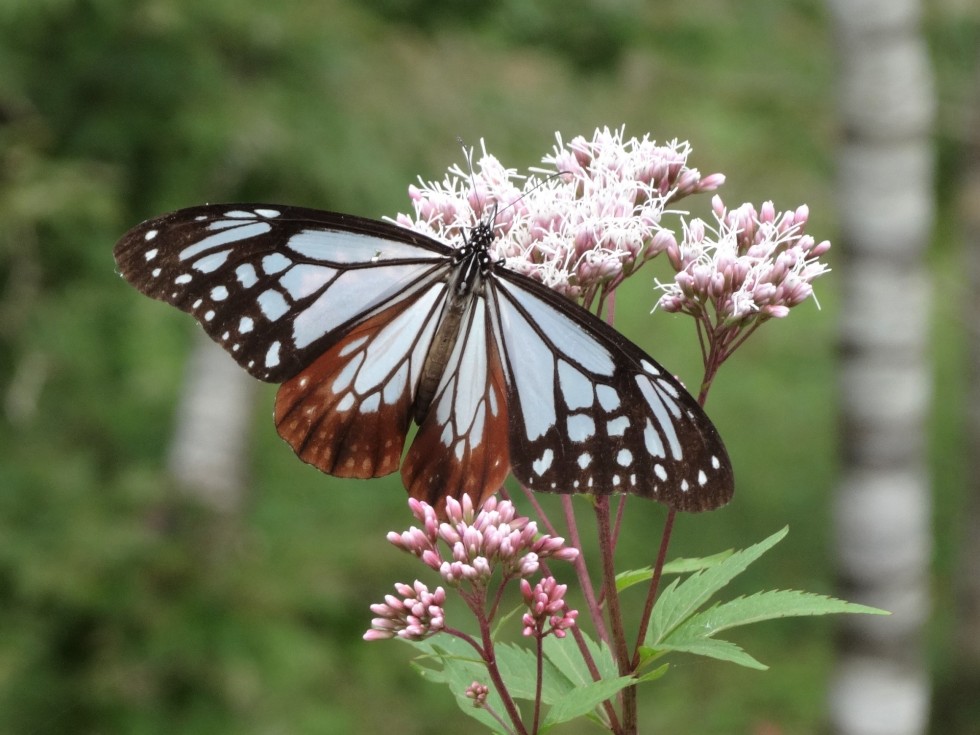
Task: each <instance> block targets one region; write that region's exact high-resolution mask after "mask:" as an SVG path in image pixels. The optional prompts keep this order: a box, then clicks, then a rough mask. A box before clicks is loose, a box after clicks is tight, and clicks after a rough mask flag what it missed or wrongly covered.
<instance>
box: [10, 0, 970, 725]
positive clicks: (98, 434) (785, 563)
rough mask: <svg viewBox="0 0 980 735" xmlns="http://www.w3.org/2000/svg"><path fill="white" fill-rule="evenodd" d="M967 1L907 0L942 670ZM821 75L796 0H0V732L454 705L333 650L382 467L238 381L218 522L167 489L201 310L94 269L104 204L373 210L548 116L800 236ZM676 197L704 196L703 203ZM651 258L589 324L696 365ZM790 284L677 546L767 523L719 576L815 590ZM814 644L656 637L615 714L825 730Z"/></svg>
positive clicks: (366, 718)
mask: <svg viewBox="0 0 980 735" xmlns="http://www.w3.org/2000/svg"><path fill="white" fill-rule="evenodd" d="M971 14H972V15H971ZM978 24H980V19H978V14H977V12H976V9H975V8H974V9H972V10H970V9H969V8H968V4H956V3H945V4H944V3H933V4H931V5H930V13H929V16H928V18H927V29H928V33H929V34H930V40H931V43H932V46H933V49H934V58H935V61H936V68H937V73H938V75H939V80H940V100H941V108H940V120H939V136H938V145H939V150H940V154H941V155H940V166H941V170H940V174H939V176H938V181H939V182H941V184H940V190H939V192H938V195H939V196H940V200H941V201H940V207H941V222H943V223H944V224H943V225H942V227H941V229H942V237H941V238H937V242H936V246H935V248H934V250H933V255H934V257H933V263H932V265H933V267H934V269H935V273H936V276H937V278H938V279H939V284H940V286H939V288H940V289H941V293H943V294H944V295H946V296H948V298H940V299H937V308H936V314H935V353H936V357H937V382H936V385H937V391H936V410H935V413H934V422H933V423H934V426H933V431H934V434H933V446H934V447H935V451H934V468H935V478H936V482H935V487H936V511H935V512H936V523H935V527H936V529H937V534H936V562H935V579H936V584H935V592H936V609H937V610H939V611H940V612H939V613H938V614H937V615H936V617H935V620H934V626H933V630H931V631H930V637H931V640H932V641H933V647H932V649H931V658H932V662H933V671H934V675H935V680H936V682H937V686H942V683H943V681H944V676H947V675H948V668H947V664H948V660H949V658H950V650H949V644H948V641H947V636H946V627H947V626H948V624H949V613H948V612H943V611H947V610H949V607H950V597H951V587H952V580H951V578H950V575H951V574H952V571H953V568H954V567H953V561H954V559H955V554H956V550H957V546H958V540H959V539H958V537H957V535H956V533H955V530H954V529H955V528H956V522H955V520H956V518H957V517H958V514H959V505H960V503H961V501H962V496H963V490H962V485H963V472H964V462H963V457H962V453H963V448H962V442H961V441H960V439H959V433H960V431H961V429H962V416H961V415H960V412H959V408H958V406H959V405H960V402H959V401H958V400H957V399H956V396H958V395H960V394H961V392H962V384H963V378H962V375H963V369H962V367H963V366H962V354H961V349H960V347H959V344H960V340H961V337H960V331H959V330H960V329H961V328H962V324H961V323H960V322H959V319H960V317H957V316H954V315H955V314H956V313H957V312H956V307H957V305H956V303H955V302H956V298H957V293H958V291H957V289H961V288H962V286H961V285H960V284H959V282H958V280H957V273H958V271H957V265H956V258H957V257H958V253H957V245H958V243H957V240H956V229H955V225H954V224H949V218H950V217H951V216H952V204H953V203H954V199H955V195H956V189H955V184H954V183H951V182H955V176H956V173H957V169H956V166H957V165H958V164H957V161H958V160H959V159H958V152H959V149H960V146H961V144H962V141H961V140H960V136H961V134H962V130H961V127H962V125H963V121H964V120H965V119H966V118H965V115H966V107H965V105H966V101H967V95H966V94H965V90H966V89H967V88H968V86H969V84H970V82H971V78H970V72H971V71H972V66H973V63H974V61H975V59H974V58H973V56H974V54H975V50H976V47H977V39H978V36H980V33H978ZM833 75H834V51H833V45H832V40H831V38H830V29H829V26H828V19H827V17H826V11H825V9H824V7H823V5H822V3H821V2H819V1H818V0H741V1H740V2H723V1H722V0H705V1H703V2H698V3H692V2H687V1H680V0H666V1H662V2H657V3H650V2H641V0H632V1H629V0H627V1H625V2H619V3H607V2H594V1H590V0H544V1H542V2H527V1H526V0H500V1H498V2H480V3H478V2H462V1H446V0H443V1H441V2H440V1H438V0H429V1H428V2H423V1H422V0H366V1H363V2H354V1H346V2H345V1H343V0H324V1H323V2H319V3H313V2H298V1H296V0H286V1H285V2H281V3H275V4H273V3H263V2H259V1H258V0H236V1H235V2H231V1H230V0H216V1H214V2H209V3H201V2H195V1H193V0H131V1H125V0H121V1H112V0H22V1H18V0H0V398H2V399H3V401H4V403H3V405H2V413H0V733H12V734H13V733H16V734H18V735H19V734H23V735H28V734H29V735H47V734H49V733H51V734H54V733H69V732H70V733H92V734H95V733H99V734H101V733H127V734H128V733H138V734H143V733H146V734H147V735H149V734H155V733H173V732H181V733H249V734H252V733H254V734H259V733H262V734H266V733H304V734H305V733H348V732H387V731H393V730H395V729H396V728H397V729H398V731H399V732H402V733H406V735H411V734H414V733H447V732H465V731H468V730H469V729H470V727H471V726H470V721H469V720H468V719H467V718H466V717H465V716H464V715H462V714H461V713H460V712H459V711H458V710H457V709H456V706H455V704H454V703H453V702H452V700H451V698H450V697H449V696H448V695H447V693H446V692H445V691H443V690H442V689H440V688H438V687H435V686H432V685H429V684H426V683H424V682H423V681H422V680H421V679H420V678H419V677H418V676H417V675H416V674H415V673H414V672H413V671H412V670H411V669H410V667H409V666H408V664H407V662H408V660H409V658H410V655H411V651H410V650H409V649H408V647H407V646H402V645H400V644H398V643H393V642H388V643H373V644H367V643H364V642H362V641H361V637H360V636H361V634H362V632H363V631H364V629H365V628H366V627H367V626H368V625H369V621H370V617H371V616H370V612H369V611H368V607H367V606H368V604H369V603H371V602H374V601H377V600H380V599H381V597H382V596H383V595H384V594H385V593H386V592H387V591H388V590H389V589H390V586H391V584H392V583H393V582H395V581H401V580H404V581H411V580H412V579H414V578H415V576H416V575H417V574H419V573H421V567H419V569H418V570H417V569H416V568H415V565H413V564H412V560H411V559H408V558H404V557H403V555H401V554H399V552H397V551H395V550H394V549H393V548H392V547H390V546H389V545H388V544H387V543H386V542H385V540H384V534H385V533H386V532H387V531H389V530H395V529H397V530H400V529H402V528H404V527H407V526H408V525H409V522H410V518H409V516H408V513H407V511H406V507H405V504H404V498H405V495H404V491H403V489H402V488H401V485H400V482H399V480H398V479H397V476H394V477H393V478H386V479H384V480H376V481H364V482H356V481H354V482H344V481H340V480H337V479H334V478H328V477H326V476H324V475H321V474H319V473H317V472H316V471H314V470H312V469H310V468H309V467H307V466H305V465H303V464H302V463H301V462H299V461H298V460H296V459H295V457H294V456H293V453H292V451H291V450H290V449H289V448H288V447H287V446H286V445H285V444H283V443H282V442H281V441H280V440H279V439H278V437H277V436H276V433H275V428H274V426H273V422H272V421H271V420H270V419H271V407H272V398H273V395H274V388H273V387H269V386H265V387H263V388H262V390H261V396H260V398H259V406H260V407H259V409H258V410H257V411H256V412H255V413H256V418H255V426H254V434H253V435H254V445H253V451H252V453H251V457H250V460H249V473H250V483H251V484H250V491H249V496H248V503H247V506H246V507H245V508H244V509H243V511H242V512H241V513H240V514H239V515H237V516H234V517H230V518H229V517H218V516H216V515H214V514H213V513H211V512H209V511H208V510H206V509H205V508H201V507H195V506H194V505H193V504H192V503H191V502H190V501H188V500H187V499H186V498H182V496H180V495H179V494H177V493H175V492H174V488H173V487H172V485H171V483H170V481H168V479H167V475H166V471H165V455H166V450H167V446H168V442H169V439H170V434H171V431H172V427H173V410H174V402H175V398H176V395H177V393H178V390H179V387H180V381H181V380H182V378H183V376H184V360H185V358H186V356H187V353H188V349H189V347H190V345H191V337H192V335H193V330H194V329H196V327H195V326H194V324H193V323H192V320H190V319H189V318H187V317H185V316H184V315H182V314H179V313H178V312H177V311H176V310H173V309H171V308H169V307H166V306H164V305H162V304H159V303H157V302H152V301H150V300H149V299H146V298H144V297H142V296H140V295H138V294H137V293H136V292H135V291H134V290H133V289H132V288H130V287H129V286H127V285H126V284H125V283H124V282H123V281H122V280H121V279H120V278H119V277H118V276H116V275H115V273H114V267H113V262H112V254H111V251H112V245H113V243H114V242H115V240H116V239H117V238H118V237H119V236H120V235H121V234H122V233H123V232H124V231H125V230H126V229H128V228H129V227H131V226H132V225H134V224H136V223H137V222H139V221H140V220H142V219H145V218H147V217H149V216H151V215H154V214H158V213H161V212H164V211H168V210H171V209H176V208H179V207H182V206H188V205H192V204H198V203H202V202H206V201H212V202H213V201H235V200H239V201H249V200H254V201H260V202H277V203H289V204H296V205H304V206H312V207H318V208H322V209H334V210H341V211H349V212H354V213H358V214H362V215H366V216H373V217H380V216H382V215H393V214H395V213H396V212H399V211H406V210H407V209H408V200H407V197H406V187H407V185H408V184H409V183H411V182H413V181H414V180H415V178H416V176H418V175H421V176H423V177H425V178H439V177H441V176H442V172H443V171H444V169H445V168H446V167H447V166H448V165H450V164H452V163H456V162H459V161H460V159H461V155H460V150H459V146H458V144H457V142H456V138H457V136H460V137H462V138H463V140H464V141H466V142H468V143H471V144H475V143H477V142H478V141H479V140H480V138H485V139H486V141H487V145H488V148H489V149H490V150H491V152H493V153H495V154H496V155H498V157H500V158H501V159H502V160H503V161H504V163H505V164H506V165H510V166H515V167H518V168H525V167H527V166H531V165H535V164H537V163H538V162H539V160H540V157H541V156H542V155H543V154H544V153H546V152H548V151H549V150H550V148H551V146H552V144H553V142H554V133H555V131H561V133H562V134H563V136H564V137H565V139H566V140H567V139H569V138H571V137H572V136H574V135H576V134H580V133H581V134H585V135H590V134H591V132H592V130H593V129H594V128H595V127H596V126H605V125H609V126H613V127H617V126H619V125H621V124H625V125H626V126H627V133H628V134H632V135H642V134H644V133H647V132H649V133H650V134H651V135H652V136H653V137H654V138H656V139H658V140H667V139H672V138H682V139H687V140H690V141H691V143H692V144H693V146H694V149H695V152H694V154H693V157H692V158H691V160H690V162H689V163H690V165H693V166H696V167H698V168H700V169H701V171H702V172H703V173H711V172H715V171H720V172H723V173H725V174H726V175H727V176H728V183H727V184H726V185H725V187H724V188H723V190H722V192H721V193H722V194H723V196H724V197H725V199H726V201H727V202H728V203H729V204H730V205H737V204H738V203H740V202H742V201H746V200H749V201H753V202H756V203H758V202H761V201H762V200H765V199H775V200H776V204H777V207H779V208H793V207H796V206H797V205H798V204H800V203H802V202H806V203H808V204H809V205H810V206H811V212H812V217H811V225H810V228H809V229H810V232H812V234H814V235H815V236H816V237H817V238H818V239H820V238H823V237H830V238H831V239H832V238H833V236H834V234H835V229H834V228H835V213H834V210H833V207H834V197H833V189H834V173H835V168H834V155H835V153H834V146H835V141H836V139H837V135H838V133H837V130H836V127H835V103H834V96H833ZM685 205H687V206H689V207H690V208H691V209H692V210H693V211H694V213H696V214H702V215H703V214H706V213H707V211H708V198H707V197H700V198H699V199H695V200H690V199H689V200H686V201H685ZM831 260H832V262H833V260H834V256H833V255H832V256H831ZM655 265H656V264H655ZM657 275H661V276H662V275H663V272H662V271H658V270H657V267H649V268H646V269H644V270H643V271H641V272H640V274H639V276H638V277H636V278H634V279H633V280H632V282H630V283H628V284H627V285H626V286H624V287H623V289H621V291H620V293H621V294H622V296H621V297H620V301H619V305H618V325H619V327H620V328H621V330H622V331H624V332H625V333H626V334H627V335H628V336H630V337H631V338H633V339H634V340H635V341H637V342H638V343H639V344H640V345H641V346H643V347H644V348H645V349H646V350H647V351H649V352H651V353H652V354H653V355H654V356H656V357H657V358H658V359H659V360H661V361H662V362H663V363H665V364H666V365H668V366H669V367H671V368H672V369H673V370H675V371H676V372H678V373H679V374H681V376H682V377H684V378H685V379H686V380H687V381H688V382H689V384H690V383H692V382H694V381H696V380H697V378H698V372H697V361H698V357H697V346H696V341H695V338H694V333H693V331H692V328H691V324H690V323H689V322H688V321H687V320H685V319H683V318H680V317H677V318H675V317H671V316H668V315H665V314H662V313H656V314H654V315H652V316H651V315H650V314H649V310H650V308H651V307H652V305H653V303H654V301H655V295H654V292H653V291H652V288H651V286H652V282H653V278H654V277H655V276H657ZM817 292H818V296H819V298H820V304H821V306H822V310H820V311H818V310H817V308H816V306H815V305H814V304H813V303H808V304H806V305H804V306H802V307H801V308H800V309H798V310H797V311H798V313H796V314H794V315H793V316H792V318H791V319H789V320H786V321H785V322H776V323H772V324H771V325H770V326H768V327H767V328H765V329H763V330H762V331H761V332H760V333H758V334H757V335H756V336H755V337H753V339H752V340H751V341H750V342H749V344H748V346H747V347H745V348H744V349H743V350H741V351H740V352H739V353H738V354H737V356H736V357H735V358H734V359H733V360H732V361H731V362H730V363H729V364H728V365H727V366H726V368H725V369H724V370H723V371H722V373H721V377H720V379H719V380H718V381H717V383H716V385H715V388H714V392H713V394H712V398H711V401H710V403H709V409H710V411H711V413H712V415H713V416H714V417H715V418H716V421H717V423H718V425H719V427H720V429H721V431H722V434H723V435H724V436H725V438H726V441H727V443H728V445H729V450H730V452H731V454H732V457H733V459H734V462H735V465H736V471H737V474H738V478H739V492H738V493H737V495H736V499H735V502H734V503H733V504H732V505H731V506H729V507H727V508H725V509H723V510H720V511H717V512H714V513H711V514H707V515H703V516H688V517H683V518H681V519H680V521H679V523H678V527H677V529H676V532H675V535H674V541H673V543H672V548H671V551H672V555H705V554H710V553H714V552H717V551H720V550H722V549H725V548H728V547H731V546H737V547H744V546H747V545H749V544H750V543H754V542H756V541H758V540H761V538H763V537H764V536H766V535H768V534H769V533H772V532H773V531H775V530H777V529H778V528H780V527H781V526H783V525H785V524H789V525H790V536H789V538H788V539H787V540H786V541H785V542H784V543H782V544H781V545H780V546H778V547H777V548H776V549H775V550H774V551H773V552H771V553H770V555H769V556H767V557H766V558H765V560H764V561H763V562H762V563H761V564H759V565H758V568H757V569H755V570H753V571H752V572H751V573H748V574H746V575H745V579H744V580H741V579H740V584H739V586H738V588H737V589H736V590H735V591H752V590H755V589H758V588H760V587H763V586H764V587H767V588H790V587H792V588H802V589H807V590H811V591H815V592H823V593H832V592H833V585H832V571H831V569H830V567H829V556H830V544H831V541H832V531H831V528H830V526H829V500H830V497H831V494H832V492H833V488H834V483H835V462H836V459H835V453H836V452H835V450H836V433H835V415H834V398H835V378H834V344H835V333H836V332H835V330H836V326H835V325H836V320H837V319H838V318H839V315H838V313H837V308H836V298H835V285H834V276H833V274H831V275H830V276H829V277H827V278H825V279H823V280H822V281H820V282H818V284H817ZM662 521H663V509H662V508H660V507H658V506H655V505H652V504H646V503H640V502H636V503H633V504H632V506H631V507H630V517H629V518H628V520H627V529H626V531H625V532H624V535H623V539H624V540H623V542H622V544H621V547H620V553H621V559H622V562H621V564H622V566H623V567H624V568H625V567H629V566H640V565H645V564H648V563H650V562H651V561H652V559H653V556H654V554H655V550H656V544H657V542H658V539H659V532H660V528H661V526H662ZM428 581H429V582H433V581H434V580H431V579H430V580H428ZM634 604H637V605H638V604H639V599H637V600H636V602H635V603H634ZM832 635H833V621H828V620H792V621H787V622H782V623H778V624H771V625H766V626H763V627H759V628H757V629H753V628H750V629H746V630H745V631H744V632H740V633H739V634H738V635H737V636H736V640H737V641H738V642H739V643H740V644H741V645H743V646H744V647H746V648H747V649H748V650H749V652H750V653H752V654H753V655H755V656H757V657H758V658H760V659H761V660H762V661H764V662H766V663H768V664H770V665H771V666H772V670H771V671H770V672H768V673H766V672H746V671H744V670H741V669H738V668H736V667H734V666H732V665H726V664H721V663H718V664H716V663H711V662H705V661H702V660H695V659H693V658H683V657H678V658H676V659H674V664H675V665H674V668H673V669H672V672H671V674H670V675H669V676H667V677H666V678H665V679H662V680H661V681H660V682H658V683H656V684H655V685H651V686H648V687H647V688H646V689H645V690H642V691H641V699H642V702H643V704H642V707H643V711H642V720H641V721H642V722H643V723H644V731H645V732H699V733H709V734H710V733H718V734H721V733H755V734H759V735H762V734H766V735H772V734H776V733H779V734H783V735H790V734H799V735H803V734H809V733H816V732H818V731H819V730H820V728H821V725H822V717H823V714H822V713H823V708H824V698H825V682H826V677H827V673H828V669H829V664H830V662H831V649H830V643H831V638H832ZM589 731H593V730H590V729H589V728H587V727H585V726H584V725H583V726H582V727H581V729H578V730H577V729H575V728H574V727H568V728H566V729H565V730H563V732H569V733H571V732H589ZM937 731H938V730H937Z"/></svg>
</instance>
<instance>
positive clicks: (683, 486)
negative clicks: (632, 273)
mask: <svg viewBox="0 0 980 735" xmlns="http://www.w3.org/2000/svg"><path fill="white" fill-rule="evenodd" d="M493 241H494V230H493V227H492V225H491V224H490V223H478V224H477V225H476V226H475V227H474V228H473V229H472V230H470V232H469V234H468V235H467V236H466V237H465V238H464V240H463V242H462V243H460V244H459V245H458V246H457V247H454V246H453V245H452V244H449V243H445V242H441V241H437V240H435V239H432V238H430V237H426V236H424V235H422V234H419V233H416V232H414V231H412V230H408V229H406V228H403V227H400V226H398V225H394V224H390V223H386V222H378V221H374V220H369V219H364V218H360V217H354V216H351V215H344V214H336V213H331V212H321V211H319V210H312V209H303V208H297V207H280V206H275V205H253V204H249V205H208V206H202V207H194V208H190V209H185V210H180V211H178V212H174V213H171V214H168V215H164V216H162V217H158V218H155V219H153V220H150V221H148V222H144V223H143V224H141V225H139V226H137V227H135V228H133V229H132V230H130V231H129V232H128V233H126V235H124V236H123V238H122V239H121V240H120V241H119V243H118V244H117V245H116V249H115V255H116V261H117V264H118V267H119V270H120V272H121V273H122V275H123V276H124V277H125V278H126V279H127V280H128V281H130V282H131V283H132V284H133V285H134V286H136V288H138V289H139V290H140V291H142V292H143V293H145V294H147V295H149V296H152V297H154V298H158V299H161V300H163V301H167V302H168V303H171V304H172V305H174V306H176V307H177V308H180V309H182V310H184V311H187V312H189V313H191V314H192V315H193V316H194V317H195V318H196V319H197V320H198V321H199V322H200V323H201V325H202V326H203V327H204V329H205V330H206V331H207V332H208V334H209V335H210V336H211V337H212V338H213V339H214V340H215V341H216V342H218V343H219V344H220V345H221V346H222V347H223V348H225V350H226V351H228V353H229V354H231V355H232V357H234V358H235V359H236V360H237V361H238V362H239V364H240V365H242V367H244V368H245V369H246V370H248V371H249V372H250V373H251V374H252V375H254V376H255V377H258V378H260V379H262V380H265V381H269V382H277V383H282V386H281V387H280V389H279V393H278V395H277V397H276V408H275V420H276V425H277V429H278V431H279V433H280V435H281V436H282V437H283V438H284V439H285V440H286V441H287V442H288V443H289V444H290V445H291V446H292V447H293V449H294V450H295V451H296V453H297V454H298V455H299V456H300V457H301V458H302V459H303V460H304V461H307V462H309V463H310V464H313V465H315V466H316V467H318V468H319V469H321V470H323V471H324V472H327V473H328V474H332V475H336V476H341V477H361V478H365V477H377V476H381V475H385V474H389V473H391V472H394V471H396V470H397V469H398V468H399V466H400V467H401V469H402V478H403V481H404V483H405V485H406V487H407V488H408V490H409V492H410V493H411V494H412V495H413V496H415V497H418V498H421V499H425V500H427V501H429V502H432V503H434V504H438V503H439V502H440V501H441V500H443V499H444V498H445V497H447V496H455V497H459V496H461V495H462V494H463V493H464V492H466V493H469V494H470V495H471V496H472V497H474V498H484V497H487V496H488V495H489V494H491V493H493V492H495V491H496V490H497V489H498V488H499V487H500V485H501V484H502V483H503V481H504V479H505V478H506V477H507V475H508V473H509V472H511V471H512V472H513V474H514V475H515V476H516V477H517V478H518V480H520V481H521V482H522V483H523V484H525V485H526V486H528V487H531V488H532V489H535V490H542V491H547V492H564V493H572V492H592V493H611V492H631V493H634V494H638V495H642V496H645V497H650V498H654V499H657V500H660V501H662V502H664V503H666V504H668V505H670V506H671V507H674V508H677V509H680V510H706V509H711V508H715V507H718V506H720V505H722V504H724V503H725V502H727V501H728V499H729V498H730V497H731V494H732V491H733V485H734V482H733V477H732V471H731V465H730V462H729V460H728V456H727V453H726V452H725V448H724V446H723V444H722V442H721V439H720V437H719V436H718V434H717V431H716V430H715V428H714V426H713V425H712V424H711V422H710V421H709V420H708V418H707V417H706V416H705V415H704V413H703V411H702V410H701V408H700V407H699V406H698V405H697V402H696V401H695V400H694V399H693V398H692V397H691V396H690V395H689V394H688V393H687V392H686V390H685V389H684V388H683V387H682V386H681V385H680V383H679V382H678V381H677V380H676V379H675V378H673V376H671V375H670V373H668V372H667V371H665V370H664V369H663V368H661V367H660V366H659V365H658V364H657V363H656V362H655V361H654V360H653V359H652V358H650V357H649V356H648V355H647V354H646V353H644V352H643V351H642V350H641V349H640V348H638V347H637V346H636V345H634V344H632V343H631V342H629V341H628V340H626V339H625V338H624V337H622V336H621V335H620V334H619V333H618V332H616V331H615V330H614V329H612V328H611V327H609V326H608V325H606V324H605V323H603V322H602V321H601V320H599V319H598V318H596V317H595V316H594V315H592V314H590V313H589V312H587V311H586V310H584V309H582V308H581V307H579V306H577V305H576V304H573V303H571V302H570V301H568V300H567V299H565V298H564V297H562V296H560V295H559V294H557V293H555V292H554V291H551V290H549V289H548V288H546V287H545V286H543V285H542V284H540V283H538V282H537V281H534V280H532V279H531V278H528V277H526V276H523V275H521V274H518V273H516V272H514V271H512V270H510V269H508V268H507V267H505V266H504V265H503V264H502V261H499V260H495V259H494V255H493V253H492V246H493ZM413 421H414V422H415V423H417V424H418V425H419V429H418V432H417V434H416V436H415V438H414V440H413V442H412V444H411V446H410V448H409V450H408V453H407V454H406V455H405V457H404V460H403V459H402V452H403V447H404V445H405V441H406V436H407V433H408V430H409V428H410V425H411V423H412V422H413Z"/></svg>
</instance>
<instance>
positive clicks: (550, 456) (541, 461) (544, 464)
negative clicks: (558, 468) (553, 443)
mask: <svg viewBox="0 0 980 735" xmlns="http://www.w3.org/2000/svg"><path fill="white" fill-rule="evenodd" d="M554 459H555V453H554V452H553V451H552V450H551V448H550V447H549V448H548V449H545V450H544V454H542V455H541V457H540V458H538V459H536V460H534V464H533V465H532V467H533V469H534V473H535V474H537V475H543V474H544V473H545V472H546V471H547V470H548V468H549V467H551V463H552V462H553V461H554Z"/></svg>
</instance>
